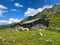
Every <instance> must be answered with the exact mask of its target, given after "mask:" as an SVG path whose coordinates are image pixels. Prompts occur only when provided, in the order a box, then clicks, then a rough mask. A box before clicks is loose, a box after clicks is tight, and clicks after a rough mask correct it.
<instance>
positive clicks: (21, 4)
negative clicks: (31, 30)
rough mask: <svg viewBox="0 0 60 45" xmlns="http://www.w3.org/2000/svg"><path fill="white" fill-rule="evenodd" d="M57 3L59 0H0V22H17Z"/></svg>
mask: <svg viewBox="0 0 60 45" xmlns="http://www.w3.org/2000/svg"><path fill="white" fill-rule="evenodd" d="M59 3H60V0H0V24H4V23H6V22H8V23H12V22H19V21H21V20H22V19H24V18H27V17H28V16H34V15H35V14H37V13H38V12H41V11H42V10H43V9H44V7H45V8H47V7H48V8H49V7H52V5H55V4H59ZM9 21H10V22H9Z"/></svg>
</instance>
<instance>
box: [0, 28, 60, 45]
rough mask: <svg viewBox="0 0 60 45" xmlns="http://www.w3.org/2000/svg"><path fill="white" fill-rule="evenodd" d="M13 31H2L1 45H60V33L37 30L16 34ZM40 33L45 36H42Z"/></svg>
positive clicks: (0, 32) (0, 31) (0, 35)
mask: <svg viewBox="0 0 60 45" xmlns="http://www.w3.org/2000/svg"><path fill="white" fill-rule="evenodd" d="M12 30H14V28H12V29H9V28H8V29H5V30H4V29H2V30H0V45H60V32H57V31H50V30H41V31H39V30H35V31H21V32H16V31H12ZM40 33H42V34H43V35H42V36H41V35H40Z"/></svg>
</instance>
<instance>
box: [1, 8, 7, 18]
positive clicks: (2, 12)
mask: <svg viewBox="0 0 60 45" xmlns="http://www.w3.org/2000/svg"><path fill="white" fill-rule="evenodd" d="M6 12H8V11H6V10H2V9H0V17H5V16H3V14H4V13H6Z"/></svg>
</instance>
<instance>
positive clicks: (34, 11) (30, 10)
mask: <svg viewBox="0 0 60 45" xmlns="http://www.w3.org/2000/svg"><path fill="white" fill-rule="evenodd" d="M52 7H53V6H49V5H46V6H44V7H42V8H38V9H33V8H28V9H27V11H26V12H25V13H24V15H25V16H34V15H36V14H37V13H39V12H42V11H43V10H44V9H45V8H47V9H49V8H52Z"/></svg>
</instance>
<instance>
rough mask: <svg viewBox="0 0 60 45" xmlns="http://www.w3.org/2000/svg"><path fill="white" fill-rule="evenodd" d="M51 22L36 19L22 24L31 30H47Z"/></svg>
mask: <svg viewBox="0 0 60 45" xmlns="http://www.w3.org/2000/svg"><path fill="white" fill-rule="evenodd" d="M48 24H49V22H47V21H45V20H44V19H40V18H38V19H34V20H30V21H27V22H24V23H23V24H22V26H23V27H25V28H29V29H45V28H47V27H48Z"/></svg>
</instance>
